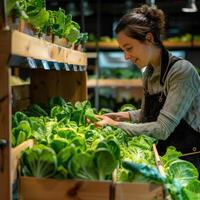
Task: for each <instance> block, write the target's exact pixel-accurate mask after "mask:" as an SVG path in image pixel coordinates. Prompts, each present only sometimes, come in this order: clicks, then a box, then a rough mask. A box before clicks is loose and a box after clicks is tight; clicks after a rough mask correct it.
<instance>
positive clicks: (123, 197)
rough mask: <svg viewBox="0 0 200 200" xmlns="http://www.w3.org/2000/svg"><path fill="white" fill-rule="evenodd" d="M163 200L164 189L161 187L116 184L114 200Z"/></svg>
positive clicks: (139, 184) (143, 184)
mask: <svg viewBox="0 0 200 200" xmlns="http://www.w3.org/2000/svg"><path fill="white" fill-rule="evenodd" d="M152 199H157V200H164V199H165V198H164V188H163V186H161V185H154V184H148V183H147V184H145V183H117V184H116V185H115V200H152Z"/></svg>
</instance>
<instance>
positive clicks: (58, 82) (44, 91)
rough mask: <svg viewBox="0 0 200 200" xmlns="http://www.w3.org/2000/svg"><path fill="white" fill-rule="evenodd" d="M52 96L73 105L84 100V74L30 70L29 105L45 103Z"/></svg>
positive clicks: (85, 96)
mask: <svg viewBox="0 0 200 200" xmlns="http://www.w3.org/2000/svg"><path fill="white" fill-rule="evenodd" d="M52 96H61V97H63V98H64V99H65V100H66V101H71V102H73V103H75V102H76V101H83V100H86V99H87V87H86V72H66V71H53V70H52V71H46V70H39V69H38V70H32V71H31V89H30V99H31V103H38V102H41V103H47V101H48V99H49V98H51V97H52Z"/></svg>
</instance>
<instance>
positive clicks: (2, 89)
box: [0, 39, 12, 200]
mask: <svg viewBox="0 0 200 200" xmlns="http://www.w3.org/2000/svg"><path fill="white" fill-rule="evenodd" d="M0 40H1V39H0ZM0 46H1V44H0ZM8 46H9V43H8ZM7 58H8V55H6V54H1V53H0V139H5V140H6V141H7V142H8V146H7V147H5V148H4V150H3V153H1V152H0V167H3V168H0V199H2V200H9V199H12V193H11V191H12V189H11V188H12V187H11V182H10V179H11V177H10V140H11V137H10V133H11V118H10V116H11V89H10V87H9V77H10V74H11V71H10V69H9V68H8V67H7V66H6V65H5V63H6V59H7ZM2 157H3V158H2Z"/></svg>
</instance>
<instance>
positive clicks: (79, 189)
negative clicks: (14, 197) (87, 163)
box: [19, 176, 112, 200]
mask: <svg viewBox="0 0 200 200" xmlns="http://www.w3.org/2000/svg"><path fill="white" fill-rule="evenodd" d="M111 186H112V182H111V181H107V182H106V181H105V182H101V181H87V180H56V179H45V178H35V177H23V176H22V177H20V180H19V199H20V200H109V199H110V196H109V195H110V189H111Z"/></svg>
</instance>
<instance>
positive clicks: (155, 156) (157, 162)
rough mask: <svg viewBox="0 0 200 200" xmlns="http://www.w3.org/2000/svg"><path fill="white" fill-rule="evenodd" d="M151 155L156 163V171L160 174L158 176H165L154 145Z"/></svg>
mask: <svg viewBox="0 0 200 200" xmlns="http://www.w3.org/2000/svg"><path fill="white" fill-rule="evenodd" d="M153 153H154V158H155V161H156V166H157V168H158V171H159V172H160V174H161V175H162V176H165V172H164V167H163V166H162V163H161V161H160V156H159V154H158V151H157V148H156V145H155V144H153Z"/></svg>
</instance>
